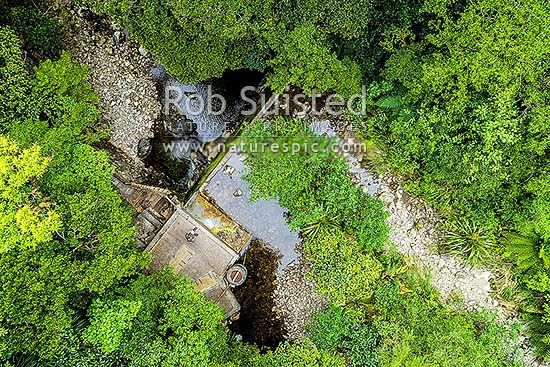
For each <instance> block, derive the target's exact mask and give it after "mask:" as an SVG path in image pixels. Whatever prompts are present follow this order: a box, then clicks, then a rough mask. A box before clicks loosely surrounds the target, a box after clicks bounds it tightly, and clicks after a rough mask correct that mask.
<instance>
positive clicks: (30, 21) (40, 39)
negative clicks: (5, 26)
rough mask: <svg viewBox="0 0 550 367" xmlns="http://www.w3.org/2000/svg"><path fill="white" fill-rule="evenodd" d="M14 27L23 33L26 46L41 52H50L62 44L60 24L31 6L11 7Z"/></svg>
mask: <svg viewBox="0 0 550 367" xmlns="http://www.w3.org/2000/svg"><path fill="white" fill-rule="evenodd" d="M10 12H11V19H12V22H13V26H14V28H15V29H16V30H17V31H19V32H21V33H22V34H23V37H24V40H25V44H26V46H27V47H28V48H29V49H31V50H34V51H38V52H41V53H46V54H47V53H51V52H52V51H56V50H57V49H59V48H60V47H61V46H62V42H61V36H62V30H61V25H60V24H59V23H58V22H57V21H55V20H54V19H51V18H48V17H46V16H43V15H42V14H40V13H39V12H38V11H37V10H36V9H35V8H33V7H27V6H26V7H22V6H18V7H14V8H11V10H10Z"/></svg>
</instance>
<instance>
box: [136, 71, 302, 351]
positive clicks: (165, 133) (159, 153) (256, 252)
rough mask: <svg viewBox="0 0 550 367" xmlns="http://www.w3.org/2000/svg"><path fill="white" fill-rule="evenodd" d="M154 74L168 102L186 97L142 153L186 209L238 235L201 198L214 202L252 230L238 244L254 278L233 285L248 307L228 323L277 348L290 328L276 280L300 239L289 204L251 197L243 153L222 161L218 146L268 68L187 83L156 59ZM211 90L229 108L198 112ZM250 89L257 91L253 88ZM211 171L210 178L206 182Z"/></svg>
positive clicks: (233, 131) (233, 129)
mask: <svg viewBox="0 0 550 367" xmlns="http://www.w3.org/2000/svg"><path fill="white" fill-rule="evenodd" d="M151 74H152V77H153V80H154V81H155V83H156V86H157V90H158V95H159V99H160V102H161V104H162V105H163V106H164V105H165V103H166V101H167V98H168V99H171V100H174V97H175V96H174V95H173V94H171V93H177V91H176V92H175V89H176V88H178V89H179V90H180V91H181V92H180V95H182V99H181V100H180V101H179V102H177V104H178V107H179V108H174V107H175V106H174V105H173V104H172V108H170V109H169V110H168V111H163V113H162V114H161V121H159V123H158V124H157V125H156V126H155V128H154V137H153V138H151V139H150V140H149V142H147V144H143V145H144V146H145V149H144V150H145V154H142V156H143V157H144V158H143V159H144V161H145V163H146V164H147V165H149V166H152V167H154V169H155V172H156V175H157V176H159V178H161V180H162V181H163V182H164V183H165V184H166V185H167V186H168V187H169V188H170V189H171V190H172V191H175V192H176V193H178V194H179V195H180V196H181V197H185V196H186V197H191V199H190V201H189V202H188V203H187V204H186V207H187V209H188V210H190V211H191V213H192V214H193V215H195V216H196V217H197V218H198V219H199V220H200V221H202V222H203V224H205V225H206V226H207V227H209V228H210V229H211V230H212V231H213V232H214V233H216V234H218V236H220V237H221V238H224V235H225V238H230V237H231V236H232V234H224V233H223V232H224V231H226V232H228V231H230V229H228V228H227V221H224V222H223V223H218V222H219V219H216V218H213V216H212V211H211V210H210V207H207V205H208V204H207V203H206V201H205V200H203V199H202V198H207V199H208V201H212V202H213V203H214V205H215V206H216V207H218V208H219V209H220V210H221V211H222V212H223V214H224V216H225V215H226V216H227V217H229V218H230V220H231V221H233V222H235V223H237V224H238V225H239V226H241V227H242V228H244V229H246V231H247V232H248V233H250V235H251V236H250V239H249V240H248V241H246V243H245V244H244V246H242V247H241V248H240V250H239V253H240V255H241V260H240V262H241V263H244V265H245V266H246V267H247V269H248V279H247V280H246V281H245V283H244V284H243V285H241V286H240V287H237V288H236V289H234V294H235V296H236V297H237V299H238V301H239V303H240V304H241V307H242V308H241V313H240V318H239V319H238V320H235V321H233V322H232V323H231V325H230V328H231V330H232V331H233V332H234V333H236V334H238V335H241V336H242V338H243V339H244V340H246V341H248V342H251V343H255V344H257V345H258V346H260V347H264V348H267V349H273V348H275V347H276V346H277V344H278V343H279V342H281V341H283V340H284V338H285V335H286V330H285V326H284V320H283V319H282V317H281V316H280V315H279V314H278V313H277V312H276V311H275V301H274V291H275V279H276V278H277V274H281V272H283V270H284V268H285V267H286V266H288V265H289V264H291V263H294V262H296V261H298V254H297V253H296V251H295V245H296V244H297V243H299V242H300V239H299V237H298V235H297V234H296V233H293V232H292V231H291V230H290V228H289V227H288V226H287V224H286V221H285V217H286V210H285V209H284V208H281V207H280V206H279V204H278V202H277V201H276V200H269V201H267V200H259V201H254V202H250V200H249V199H250V192H249V190H248V186H247V183H246V182H245V181H244V180H243V179H242V175H243V174H244V173H245V171H246V166H245V164H244V161H245V159H246V157H245V156H243V155H242V154H240V153H228V154H227V156H225V157H224V158H223V159H221V161H220V159H219V158H218V159H217V157H218V154H219V153H220V146H223V145H224V144H227V143H228V142H229V141H230V140H231V139H232V138H233V137H234V136H235V135H237V134H238V133H239V127H240V124H241V123H242V122H243V120H244V119H245V117H244V116H243V114H242V113H241V112H242V111H243V110H244V109H247V108H249V105H247V103H246V102H245V101H243V99H242V98H241V89H242V88H243V87H245V86H256V85H258V84H260V83H261V81H262V78H263V75H262V74H261V73H257V72H253V71H250V70H236V71H227V72H225V73H224V74H223V75H222V77H221V78H215V79H210V80H207V81H204V82H197V83H182V82H179V81H178V80H177V79H176V78H174V77H173V76H171V75H169V74H168V73H167V72H166V69H165V68H164V67H163V66H162V65H160V64H158V63H157V65H156V67H155V68H153V69H152V70H151ZM213 94H218V95H221V96H223V98H224V99H225V101H226V108H225V110H224V112H223V113H221V114H218V115H215V114H212V113H209V112H208V110H204V111H203V112H201V113H199V114H197V113H195V112H194V111H197V107H198V104H199V103H200V101H199V100H200V99H201V98H202V99H203V100H204V101H208V100H209V99H210V98H209V95H213ZM247 96H248V97H249V98H252V99H257V97H258V95H257V94H254V93H252V94H250V95H249V94H247ZM214 102H216V101H215V100H214ZM218 108H219V105H218V106H216V105H214V106H212V109H213V110H214V111H216V110H218ZM163 109H164V108H163ZM190 111H191V112H192V113H189V112H190ZM142 148H143V147H142ZM220 157H221V154H220ZM216 165H217V166H216ZM205 178H206V179H207V180H208V182H205V183H204V184H203V185H200V183H201V182H202V180H204V179H205ZM197 188H198V190H197V192H196V195H194V196H193V195H192V194H194V191H195V189H197ZM201 190H202V192H199V191H201ZM199 194H200V195H199ZM197 198H199V199H197ZM193 200H194V202H192V201H193ZM191 202H192V203H191ZM190 203H191V204H190Z"/></svg>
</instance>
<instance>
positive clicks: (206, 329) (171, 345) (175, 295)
mask: <svg viewBox="0 0 550 367" xmlns="http://www.w3.org/2000/svg"><path fill="white" fill-rule="evenodd" d="M88 315H89V317H90V326H88V327H87V329H86V330H85V331H84V334H83V335H84V339H85V340H86V341H88V342H89V343H91V344H96V345H98V346H99V347H100V348H101V349H102V350H103V351H104V352H105V353H112V352H114V351H115V350H120V351H121V353H122V354H123V355H124V356H125V358H127V359H128V360H130V361H132V363H133V364H136V365H147V366H173V365H179V366H192V365H195V366H210V365H212V364H213V363H215V362H216V361H217V360H218V358H222V357H223V355H224V353H226V352H227V351H224V350H223V348H228V347H229V346H228V345H227V344H225V342H224V341H227V339H228V336H227V331H226V330H225V329H224V328H223V327H222V320H223V313H222V310H221V308H219V307H218V306H217V305H216V304H215V303H213V302H210V301H207V300H206V299H205V298H204V297H203V295H202V294H201V293H197V292H195V291H194V290H193V288H192V286H191V285H190V284H189V283H188V282H187V281H186V280H185V279H184V278H178V279H176V280H175V281H174V282H171V274H170V273H169V272H166V273H163V274H158V275H151V276H140V277H139V278H137V279H136V280H134V281H132V282H130V284H128V286H126V287H120V288H117V289H116V290H114V292H112V293H110V294H107V295H105V296H104V297H102V298H98V299H95V300H94V302H93V304H92V306H91V307H90V309H89V311H88ZM220 348H221V349H220ZM227 353H228V352H227Z"/></svg>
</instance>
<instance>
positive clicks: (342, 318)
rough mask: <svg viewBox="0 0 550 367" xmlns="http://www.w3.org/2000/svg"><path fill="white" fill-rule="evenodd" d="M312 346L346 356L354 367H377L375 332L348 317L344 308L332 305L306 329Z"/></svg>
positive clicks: (319, 314)
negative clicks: (342, 353)
mask: <svg viewBox="0 0 550 367" xmlns="http://www.w3.org/2000/svg"><path fill="white" fill-rule="evenodd" d="M307 330H308V333H309V335H310V338H311V340H312V341H313V343H314V344H315V345H316V346H317V348H319V349H320V350H324V351H327V352H335V351H339V352H344V353H345V354H346V356H347V359H349V360H350V361H351V362H352V364H353V366H357V367H359V366H364V367H377V366H378V362H377V357H376V355H375V349H376V332H375V331H374V330H373V329H372V328H371V327H369V326H368V325H364V324H360V323H358V322H357V321H353V320H352V319H350V318H349V317H347V316H346V315H345V314H344V313H343V311H342V309H341V308H339V307H335V306H333V305H332V304H329V307H328V309H327V310H326V311H324V312H320V313H318V314H317V315H316V316H315V318H314V319H313V320H312V321H311V323H309V324H308V326H307Z"/></svg>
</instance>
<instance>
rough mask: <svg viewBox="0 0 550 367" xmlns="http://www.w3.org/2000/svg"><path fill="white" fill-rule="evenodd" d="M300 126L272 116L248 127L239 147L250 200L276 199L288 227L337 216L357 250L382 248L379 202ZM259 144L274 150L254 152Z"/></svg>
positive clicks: (325, 146) (384, 232)
mask: <svg viewBox="0 0 550 367" xmlns="http://www.w3.org/2000/svg"><path fill="white" fill-rule="evenodd" d="M305 124H306V123H305V121H290V120H285V119H283V118H281V117H277V118H275V119H274V120H272V121H269V122H267V121H266V122H264V121H259V120H256V121H253V122H252V123H251V124H250V125H249V126H248V128H247V131H246V133H245V137H244V144H243V147H244V148H245V150H246V149H248V148H250V149H251V151H250V152H248V153H249V159H248V160H247V161H246V165H247V166H248V168H249V169H248V171H247V173H246V174H245V175H244V179H245V180H246V181H247V182H248V183H249V186H250V190H251V192H252V194H253V197H254V198H267V199H275V198H277V199H278V200H279V203H280V204H281V205H282V206H283V207H285V208H286V209H288V210H289V212H290V219H289V224H290V226H291V227H292V228H295V229H298V228H300V229H304V228H307V227H308V226H309V225H310V224H311V223H315V222H316V221H318V220H320V219H321V218H324V217H337V218H338V226H339V227H340V228H342V231H343V232H344V233H345V234H348V235H351V236H354V237H355V238H356V239H357V242H358V243H359V244H360V246H361V247H362V248H364V249H365V250H367V251H368V250H372V249H381V248H382V246H383V245H384V242H385V241H386V240H387V231H388V229H387V227H386V224H385V223H384V219H385V214H384V212H383V210H382V206H381V203H380V202H379V201H377V200H374V199H372V198H371V197H369V196H367V195H366V194H365V193H364V192H363V191H362V190H361V189H359V188H357V187H355V186H354V185H353V184H352V182H351V180H350V179H349V177H348V175H347V166H346V164H345V163H344V162H343V161H342V159H341V158H340V157H337V156H336V155H335V154H334V153H333V152H331V151H330V146H329V144H330V143H331V142H330V141H329V142H327V141H326V140H325V139H324V138H319V137H315V136H314V133H313V132H311V130H309V128H308V127H307V126H306V125H305ZM262 144H263V146H265V147H267V148H268V149H271V148H276V151H275V149H274V151H273V152H272V153H270V152H269V151H268V152H264V153H259V152H258V149H257V148H259V147H261V146H262ZM270 147H271V148H270ZM293 147H294V148H293ZM292 149H295V150H299V152H294V153H293V152H292ZM334 224H336V223H334Z"/></svg>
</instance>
